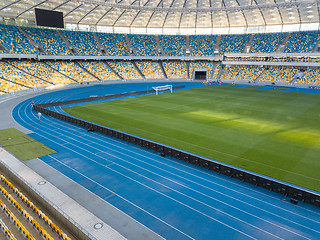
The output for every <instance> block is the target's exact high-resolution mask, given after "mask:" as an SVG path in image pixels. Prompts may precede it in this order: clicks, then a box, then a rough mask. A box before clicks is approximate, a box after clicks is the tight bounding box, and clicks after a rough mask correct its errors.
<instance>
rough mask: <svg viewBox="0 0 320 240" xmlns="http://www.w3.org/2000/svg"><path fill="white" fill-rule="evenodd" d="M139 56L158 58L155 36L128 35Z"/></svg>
mask: <svg viewBox="0 0 320 240" xmlns="http://www.w3.org/2000/svg"><path fill="white" fill-rule="evenodd" d="M128 36H129V38H130V41H131V44H132V46H133V48H134V49H135V50H136V55H137V56H158V55H159V54H158V53H157V41H156V38H155V36H154V35H133V34H130V35H128Z"/></svg>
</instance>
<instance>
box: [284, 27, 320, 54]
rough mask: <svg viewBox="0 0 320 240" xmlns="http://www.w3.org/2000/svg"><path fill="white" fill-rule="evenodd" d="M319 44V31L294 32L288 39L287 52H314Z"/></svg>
mask: <svg viewBox="0 0 320 240" xmlns="http://www.w3.org/2000/svg"><path fill="white" fill-rule="evenodd" d="M317 43H320V32H319V31H309V32H294V33H291V35H290V38H289V39H288V44H287V47H286V49H285V52H286V53H291V52H312V51H313V49H314V47H315V46H316V44H317Z"/></svg>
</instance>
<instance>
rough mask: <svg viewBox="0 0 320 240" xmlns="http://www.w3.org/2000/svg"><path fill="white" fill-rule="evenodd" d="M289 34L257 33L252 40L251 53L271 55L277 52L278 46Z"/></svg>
mask: <svg viewBox="0 0 320 240" xmlns="http://www.w3.org/2000/svg"><path fill="white" fill-rule="evenodd" d="M286 35H287V33H266V34H262V33H257V34H255V35H254V37H253V40H252V48H251V52H253V53H271V52H275V51H276V50H277V48H278V46H279V45H280V44H281V43H282V42H283V40H284V39H285V37H286Z"/></svg>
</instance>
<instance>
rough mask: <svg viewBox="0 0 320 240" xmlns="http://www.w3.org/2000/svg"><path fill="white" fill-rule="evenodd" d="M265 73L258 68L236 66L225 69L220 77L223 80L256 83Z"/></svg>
mask: <svg viewBox="0 0 320 240" xmlns="http://www.w3.org/2000/svg"><path fill="white" fill-rule="evenodd" d="M262 72H263V69H262V68H260V67H258V66H235V65H231V66H230V67H225V68H224V71H223V73H222V75H221V77H220V79H223V80H244V81H254V80H256V79H257V77H258V76H259V75H260V74H261V73H262Z"/></svg>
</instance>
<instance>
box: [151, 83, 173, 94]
mask: <svg viewBox="0 0 320 240" xmlns="http://www.w3.org/2000/svg"><path fill="white" fill-rule="evenodd" d="M152 88H153V90H155V91H156V95H158V93H159V92H160V91H166V90H170V92H171V93H172V85H164V86H158V87H152Z"/></svg>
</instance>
